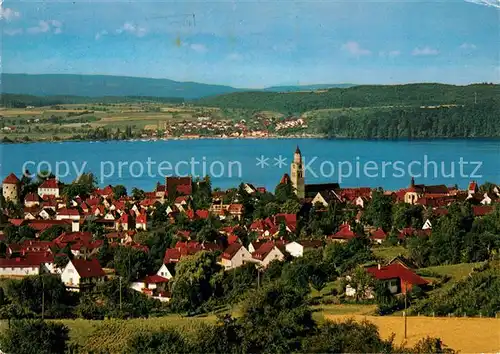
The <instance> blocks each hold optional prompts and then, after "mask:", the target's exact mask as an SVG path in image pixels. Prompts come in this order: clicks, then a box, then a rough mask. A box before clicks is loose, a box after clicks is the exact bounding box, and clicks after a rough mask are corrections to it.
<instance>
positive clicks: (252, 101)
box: [195, 83, 500, 114]
mask: <svg viewBox="0 0 500 354" xmlns="http://www.w3.org/2000/svg"><path fill="white" fill-rule="evenodd" d="M498 97H500V85H494V84H474V85H468V86H453V85H444V84H432V83H429V84H408V85H377V86H374V85H362V86H354V87H350V88H332V89H328V90H321V91H311V92H287V93H275V92H256V91H251V92H236V93H230V94H225V95H219V96H212V97H205V98H202V99H199V100H198V101H196V102H195V104H197V105H203V106H214V107H221V108H246V109H253V110H270V111H277V112H282V113H289V114H300V113H304V112H307V111H312V110H318V109H328V108H349V107H383V106H391V107H398V106H405V107H406V106H412V107H420V106H431V105H432V106H435V105H450V104H455V105H471V104H475V103H483V102H484V101H488V100H490V99H493V100H495V101H498Z"/></svg>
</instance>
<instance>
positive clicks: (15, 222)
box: [9, 219, 28, 226]
mask: <svg viewBox="0 0 500 354" xmlns="http://www.w3.org/2000/svg"><path fill="white" fill-rule="evenodd" d="M9 222H10V223H11V224H12V225H14V226H21V225H24V224H27V223H28V221H27V220H24V219H9Z"/></svg>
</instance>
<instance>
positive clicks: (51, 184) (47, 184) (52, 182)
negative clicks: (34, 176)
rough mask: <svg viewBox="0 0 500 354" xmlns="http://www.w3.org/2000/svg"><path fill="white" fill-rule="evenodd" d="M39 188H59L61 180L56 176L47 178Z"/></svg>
mask: <svg viewBox="0 0 500 354" xmlns="http://www.w3.org/2000/svg"><path fill="white" fill-rule="evenodd" d="M38 188H50V189H57V188H59V182H58V181H57V179H55V178H49V179H46V180H45V181H44V182H43V183H42V184H41V185H40V187H38Z"/></svg>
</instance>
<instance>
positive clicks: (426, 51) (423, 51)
mask: <svg viewBox="0 0 500 354" xmlns="http://www.w3.org/2000/svg"><path fill="white" fill-rule="evenodd" d="M438 54H439V51H438V50H437V49H434V48H431V47H428V46H427V47H423V48H419V47H417V48H415V49H413V51H412V52H411V55H416V56H425V55H438Z"/></svg>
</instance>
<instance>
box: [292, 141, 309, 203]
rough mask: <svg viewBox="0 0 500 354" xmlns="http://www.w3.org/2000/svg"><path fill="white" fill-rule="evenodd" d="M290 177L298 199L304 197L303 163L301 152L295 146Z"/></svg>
mask: <svg viewBox="0 0 500 354" xmlns="http://www.w3.org/2000/svg"><path fill="white" fill-rule="evenodd" d="M290 172H291V173H290V175H291V176H290V179H291V180H292V186H293V188H294V190H295V194H296V195H297V197H298V198H299V199H302V198H305V194H306V188H305V182H304V164H303V161H302V154H301V153H300V149H299V147H298V146H297V149H296V150H295V154H293V162H292V164H291V171H290Z"/></svg>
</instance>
